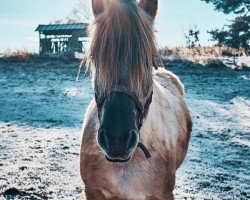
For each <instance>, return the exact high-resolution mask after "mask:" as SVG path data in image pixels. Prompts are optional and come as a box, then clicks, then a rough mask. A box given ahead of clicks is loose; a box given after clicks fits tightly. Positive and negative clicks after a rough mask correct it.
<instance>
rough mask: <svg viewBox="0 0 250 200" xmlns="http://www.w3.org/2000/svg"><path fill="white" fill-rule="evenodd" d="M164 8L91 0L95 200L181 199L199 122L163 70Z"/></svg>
mask: <svg viewBox="0 0 250 200" xmlns="http://www.w3.org/2000/svg"><path fill="white" fill-rule="evenodd" d="M157 9H158V1H157V0H140V1H136V0H92V12H93V16H94V20H93V23H92V24H91V25H90V27H89V35H90V38H91V41H90V45H89V50H88V53H87V60H88V61H89V63H90V64H89V68H91V72H92V73H91V74H92V78H93V88H94V94H95V98H93V100H92V101H91V103H90V105H89V107H88V109H87V111H86V114H85V119H84V123H83V137H82V145H81V150H80V173H81V178H82V180H83V182H84V186H85V196H86V198H87V199H88V200H112V199H116V200H122V199H129V200H145V199H158V200H166V199H174V195H173V190H174V187H175V173H176V170H177V169H178V167H179V166H180V165H181V163H182V162H183V160H184V158H185V156H186V153H187V149H188V143H189V139H190V133H191V129H192V122H191V117H190V114H189V111H188V108H187V106H186V104H185V102H184V89H183V88H184V87H183V84H182V83H181V82H180V80H179V78H178V77H177V76H176V75H174V74H173V73H172V72H170V71H167V70H166V69H164V68H162V67H159V66H157V65H156V57H157V49H156V42H155V37H154V32H155V30H154V21H155V17H156V14H157Z"/></svg>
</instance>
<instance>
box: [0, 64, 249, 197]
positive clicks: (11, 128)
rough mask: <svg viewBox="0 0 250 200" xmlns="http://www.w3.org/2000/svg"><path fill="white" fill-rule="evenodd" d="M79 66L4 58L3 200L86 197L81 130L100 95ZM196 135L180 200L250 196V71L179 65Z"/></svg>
mask: <svg viewBox="0 0 250 200" xmlns="http://www.w3.org/2000/svg"><path fill="white" fill-rule="evenodd" d="M78 64H79V63H78V62H70V61H59V60H56V61H41V60H40V61H39V60H34V61H32V60H31V61H29V60H28V61H26V62H21V61H13V62H9V61H4V60H3V61H0V85H1V86H0V88H1V90H0V199H14V198H17V199H83V195H82V190H83V183H82V181H81V178H80V172H79V148H80V143H81V136H82V132H81V126H82V120H83V118H84V113H85V111H86V108H87V106H88V103H89V102H90V101H91V99H92V98H93V91H92V88H91V80H90V77H86V78H83V75H82V76H81V77H82V78H81V79H80V81H78V82H76V75H77V71H78ZM166 67H167V68H168V69H170V70H171V71H173V72H175V73H176V74H177V75H178V76H179V77H180V78H181V80H182V81H183V83H184V84H185V88H186V101H187V104H188V107H189V109H190V111H191V115H192V119H193V132H192V137H191V141H190V148H189V152H188V154H187V157H186V160H185V161H184V163H183V165H182V166H181V167H180V169H179V170H178V171H177V177H176V178H177V181H176V189H175V191H174V193H175V197H176V199H232V200H233V199H250V187H249V186H250V160H249V156H250V123H249V121H250V70H249V69H247V68H243V69H241V70H239V69H235V70H232V69H230V68H226V67H224V66H221V67H218V66H217V67H211V66H210V67H205V66H202V65H199V64H193V63H187V62H186V63H184V62H172V63H169V64H168V65H167V66H166Z"/></svg>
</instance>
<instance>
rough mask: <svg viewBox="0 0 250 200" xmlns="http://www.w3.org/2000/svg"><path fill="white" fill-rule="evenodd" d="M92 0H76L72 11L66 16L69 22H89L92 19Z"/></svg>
mask: <svg viewBox="0 0 250 200" xmlns="http://www.w3.org/2000/svg"><path fill="white" fill-rule="evenodd" d="M89 2H90V1H88V0H76V3H75V5H74V7H73V10H72V11H71V13H70V14H69V15H68V16H67V17H66V21H67V23H76V22H89V20H90V3H89Z"/></svg>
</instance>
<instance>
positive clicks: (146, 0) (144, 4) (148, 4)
mask: <svg viewBox="0 0 250 200" xmlns="http://www.w3.org/2000/svg"><path fill="white" fill-rule="evenodd" d="M138 5H139V6H140V7H141V8H142V9H143V10H144V11H145V12H146V13H147V14H148V15H149V16H150V17H152V19H155V16H156V14H157V9H158V0H140V2H139V4H138Z"/></svg>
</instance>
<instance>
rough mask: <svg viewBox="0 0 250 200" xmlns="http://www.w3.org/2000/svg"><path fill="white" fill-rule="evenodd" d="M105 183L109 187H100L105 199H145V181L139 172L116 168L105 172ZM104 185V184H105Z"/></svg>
mask: <svg viewBox="0 0 250 200" xmlns="http://www.w3.org/2000/svg"><path fill="white" fill-rule="evenodd" d="M105 179H106V183H107V185H109V187H104V188H103V189H102V193H103V195H104V196H105V197H106V198H107V199H116V198H119V199H131V200H145V199H147V191H146V190H145V181H147V180H143V179H144V178H143V177H142V176H141V174H140V173H139V172H136V171H133V170H126V169H118V170H114V171H112V172H110V173H109V174H106V177H105ZM107 185H106V186H107Z"/></svg>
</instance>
